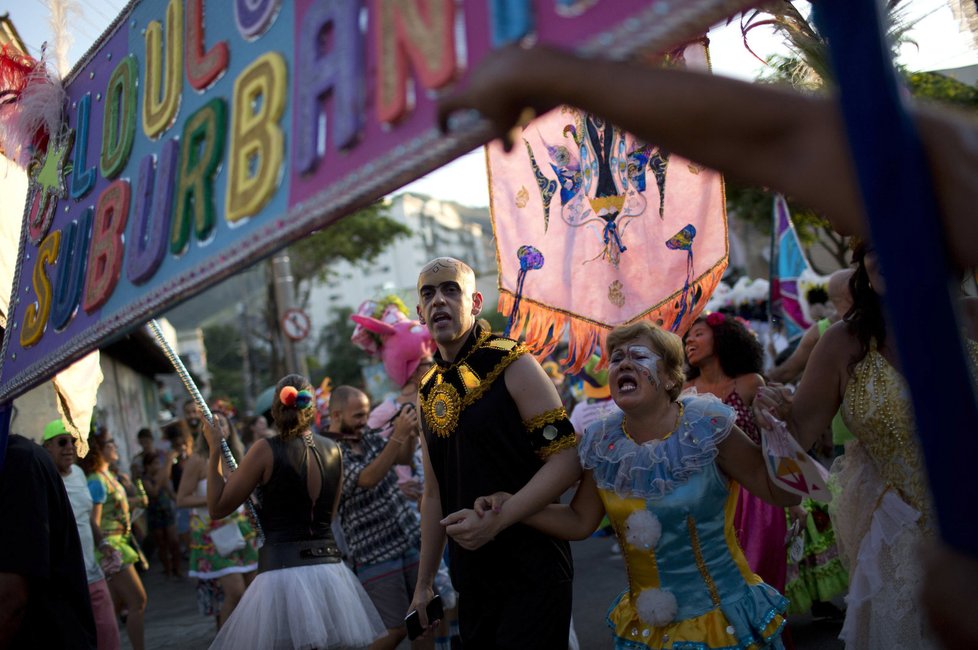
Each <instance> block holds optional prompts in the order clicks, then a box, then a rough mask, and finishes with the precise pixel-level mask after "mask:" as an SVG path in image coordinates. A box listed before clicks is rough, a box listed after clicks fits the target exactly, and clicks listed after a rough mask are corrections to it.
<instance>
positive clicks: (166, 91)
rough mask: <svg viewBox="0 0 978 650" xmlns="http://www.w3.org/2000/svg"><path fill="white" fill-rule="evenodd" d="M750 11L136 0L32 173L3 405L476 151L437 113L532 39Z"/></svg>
mask: <svg viewBox="0 0 978 650" xmlns="http://www.w3.org/2000/svg"><path fill="white" fill-rule="evenodd" d="M750 4H751V1H750V0H533V1H530V0H316V1H313V0H294V2H290V1H288V0H284V1H283V0H168V1H164V0H133V1H132V2H130V4H129V5H128V6H127V7H126V9H125V10H124V11H123V12H122V14H121V15H120V16H119V17H118V18H117V19H116V20H115V21H114V22H113V23H112V25H110V27H109V28H108V29H107V30H106V32H105V33H104V34H103V35H102V37H101V38H100V39H99V40H98V42H97V43H96V44H95V45H94V46H93V47H92V49H91V50H90V51H89V52H88V53H87V54H86V55H85V57H84V58H83V59H82V60H81V61H80V62H79V63H78V65H77V66H76V67H75V69H74V70H73V71H72V72H71V74H70V75H69V76H68V78H67V79H66V82H65V88H66V91H67V96H68V101H67V105H66V106H65V111H64V116H65V120H64V126H63V128H62V130H61V132H60V133H55V134H52V137H51V140H50V145H49V147H48V149H47V151H45V152H40V154H39V156H38V157H37V158H36V159H35V161H34V164H33V165H32V170H31V174H30V188H29V192H28V200H27V206H26V208H25V214H24V219H25V227H24V228H23V234H22V238H21V242H20V250H19V252H18V262H17V270H16V274H15V280H14V287H13V293H12V296H11V302H10V305H11V309H10V315H9V319H8V327H7V329H6V336H5V338H4V341H3V349H2V361H0V402H6V401H9V400H10V399H12V398H14V397H16V396H17V395H19V394H21V393H23V392H24V391H26V390H28V389H30V388H31V387H33V386H34V385H37V384H38V383H40V382H41V381H44V380H45V379H47V378H49V377H50V376H52V375H53V374H54V373H55V372H57V371H58V370H59V369H61V368H63V367H64V366H66V365H68V364H69V363H70V362H72V361H74V360H75V359H77V358H79V357H81V356H82V355H84V354H85V353H86V352H88V351H90V350H92V349H93V348H96V347H98V346H100V345H102V344H103V343H106V342H108V341H110V340H112V339H113V338H118V337H120V336H122V335H124V334H125V333H126V331H127V330H129V329H131V328H133V327H135V326H137V325H139V324H141V323H143V322H145V321H146V320H147V319H149V318H151V317H152V316H153V315H155V314H157V313H159V312H161V311H163V310H165V309H167V308H169V307H172V306H173V305H175V304H177V303H178V302H180V301H181V300H185V299H186V298H188V297H190V296H191V295H193V294H194V293H196V292H199V291H201V290H203V289H204V288H206V287H207V286H210V285H212V284H214V283H216V282H217V281H219V280H221V279H223V278H225V277H227V276H229V275H231V274H232V273H234V272H236V271H239V270H241V269H243V268H246V267H247V266H249V265H250V264H253V263H254V262H255V261H256V260H258V259H260V258H261V257H264V256H267V255H269V254H270V253H272V252H274V251H275V250H276V249H278V248H281V247H282V246H284V245H286V244H288V243H289V242H291V241H294V240H296V239H298V238H300V237H302V236H304V235H306V234H308V233H310V232H312V231H315V230H317V229H319V228H322V227H324V226H327V225H329V224H330V223H331V222H332V221H334V220H336V219H338V218H340V217H342V216H344V215H345V214H348V213H350V212H352V211H354V210H356V209H357V208H360V207H362V206H364V205H366V204H368V203H370V202H371V201H374V200H376V199H378V198H380V197H381V196H383V195H384V194H386V193H388V192H391V191H393V190H396V189H397V188H398V187H400V186H402V185H403V184H404V183H406V182H409V181H410V180H413V179H414V178H417V177H419V176H422V175H424V174H425V173H428V172H430V171H431V170H432V169H435V168H436V167H438V166H440V165H442V164H444V163H446V162H448V161H450V160H451V159H453V158H455V157H457V156H459V155H461V154H463V153H465V152H466V151H468V150H470V149H472V148H473V147H475V146H478V145H480V144H482V143H484V142H485V141H486V140H487V139H488V137H489V131H488V129H487V127H486V125H485V124H482V123H480V122H479V121H478V120H477V119H474V118H473V119H470V120H463V121H462V122H463V123H462V124H460V125H459V128H457V129H455V130H454V131H453V134H452V135H451V136H443V135H441V134H439V132H438V131H437V128H436V126H435V110H436V101H437V96H438V94H439V93H442V92H446V91H448V90H449V89H450V87H451V86H452V85H453V84H455V83H464V81H465V77H466V74H467V71H468V70H471V69H472V67H473V66H474V65H475V64H476V63H478V62H479V61H480V60H481V59H482V58H483V57H484V56H485V55H486V54H487V53H488V52H489V51H490V50H491V49H493V48H495V47H499V46H501V45H503V44H506V43H509V42H512V41H516V40H520V39H523V38H526V37H530V38H533V39H535V40H537V41H539V42H544V43H551V44H555V45H561V46H564V47H568V48H573V49H576V50H579V51H583V52H590V53H593V54H597V55H606V56H617V57H625V56H628V55H629V53H631V52H634V51H636V50H638V49H644V48H649V47H655V48H659V49H665V48H667V47H671V46H674V45H676V44H678V43H680V42H683V41H685V40H689V39H691V38H694V37H696V36H697V35H698V34H700V33H702V32H703V31H704V30H705V29H706V28H707V27H709V25H710V24H712V23H714V22H716V21H718V20H721V19H723V18H724V17H726V16H728V15H730V14H732V13H735V12H736V11H738V10H740V9H743V8H745V7H746V6H748V5H750Z"/></svg>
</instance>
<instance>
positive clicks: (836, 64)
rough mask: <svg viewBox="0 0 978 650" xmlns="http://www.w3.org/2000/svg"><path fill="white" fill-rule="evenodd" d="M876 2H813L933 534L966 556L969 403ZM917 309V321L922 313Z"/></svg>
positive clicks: (922, 161) (971, 520)
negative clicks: (906, 395) (882, 287)
mask: <svg viewBox="0 0 978 650" xmlns="http://www.w3.org/2000/svg"><path fill="white" fill-rule="evenodd" d="M878 5H879V3H878V2H877V0H819V1H818V2H815V3H813V7H814V11H815V19H816V22H817V24H818V26H819V29H820V31H821V32H822V34H823V35H824V36H825V37H826V38H827V39H828V42H829V49H830V53H831V56H832V63H833V68H834V71H835V75H836V79H837V81H838V91H839V99H840V107H841V109H842V114H843V117H844V120H845V127H846V133H847V135H848V140H849V147H850V152H851V154H852V157H853V160H854V161H855V166H856V174H857V177H858V183H859V189H860V192H861V194H862V199H863V207H864V209H865V213H866V215H867V218H868V220H869V232H870V235H871V238H872V242H873V244H874V246H875V247H876V250H877V251H878V254H879V258H880V264H881V267H882V270H883V273H884V275H885V276H886V296H885V297H884V301H885V303H886V307H887V311H888V314H889V315H890V316H891V317H890V318H889V320H888V323H889V325H890V326H891V330H892V335H893V336H892V338H893V341H894V342H895V343H896V349H897V351H898V352H899V355H900V363H901V368H902V373H903V375H904V377H906V379H907V382H908V384H909V386H910V391H911V395H912V401H913V409H914V413H915V418H916V424H917V434H918V436H919V437H920V440H921V445H922V447H923V452H924V460H925V463H926V467H927V474H928V479H929V482H930V488H931V494H932V495H933V498H934V503H935V507H936V510H937V523H938V525H939V528H940V532H941V536H942V537H943V539H944V541H945V542H947V543H948V544H949V545H950V546H951V547H953V548H955V549H957V550H959V551H962V552H965V553H969V554H971V555H978V518H976V517H973V516H971V514H972V513H973V512H974V507H975V504H976V503H978V478H976V477H975V474H974V459H975V458H978V431H976V429H978V407H976V403H975V391H974V387H973V386H972V383H971V375H970V372H969V370H968V365H967V361H966V358H967V357H966V354H965V349H964V347H963V344H962V340H961V333H960V330H959V328H958V324H957V319H956V311H957V310H956V304H955V303H956V301H955V300H954V299H952V296H954V295H956V293H957V289H956V287H957V284H958V282H959V278H956V277H955V274H954V272H953V270H952V269H951V268H950V266H949V264H948V257H947V254H946V246H945V242H944V236H943V233H942V228H941V221H940V216H939V211H938V205H937V201H936V198H935V195H934V191H933V184H932V182H931V178H930V169H929V168H928V166H927V157H926V154H925V152H924V149H923V147H922V145H921V142H920V139H919V137H918V136H917V132H916V129H915V126H914V123H913V121H912V119H911V118H910V115H909V113H908V111H907V108H906V106H905V105H904V102H903V99H902V98H901V94H900V85H899V83H898V81H897V75H896V71H895V70H894V68H893V64H892V62H891V61H890V52H889V48H888V46H887V43H886V41H885V38H884V35H883V32H882V28H881V21H880V16H879V10H878ZM924 316H926V318H923V317H924Z"/></svg>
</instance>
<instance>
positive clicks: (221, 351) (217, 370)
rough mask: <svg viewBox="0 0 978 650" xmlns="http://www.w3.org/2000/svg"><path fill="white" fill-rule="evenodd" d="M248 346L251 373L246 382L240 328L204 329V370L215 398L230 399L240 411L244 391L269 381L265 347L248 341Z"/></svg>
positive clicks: (253, 389)
mask: <svg viewBox="0 0 978 650" xmlns="http://www.w3.org/2000/svg"><path fill="white" fill-rule="evenodd" d="M250 343H251V345H249V346H248V353H249V359H248V361H249V364H248V365H249V367H250V370H251V372H250V374H251V376H250V377H249V378H248V381H249V382H250V383H251V386H250V387H247V386H246V385H245V377H244V363H243V361H244V360H243V359H242V356H241V353H242V348H243V346H242V345H241V330H240V328H239V327H238V326H237V325H234V324H222V325H210V326H208V327H205V328H204V345H205V347H206V348H207V369H208V370H209V371H210V373H211V386H212V388H213V393H214V396H215V397H225V398H227V399H229V400H231V403H232V404H234V406H235V408H237V409H238V410H239V411H241V412H243V411H244V410H245V404H246V402H247V400H246V397H245V394H246V392H248V391H249V390H250V392H251V393H252V397H254V392H255V390H258V389H260V388H261V387H262V386H266V385H268V384H270V383H272V381H273V378H272V376H271V372H270V367H269V354H268V347H267V346H266V345H263V344H262V343H260V342H258V341H255V340H253V339H252V340H251V341H250Z"/></svg>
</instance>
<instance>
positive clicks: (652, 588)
mask: <svg viewBox="0 0 978 650" xmlns="http://www.w3.org/2000/svg"><path fill="white" fill-rule="evenodd" d="M607 350H608V353H609V355H610V356H609V377H610V386H611V394H612V397H613V398H614V400H615V403H617V404H618V406H619V407H620V408H621V410H622V413H618V414H615V415H612V416H609V417H607V418H606V419H604V420H602V421H599V422H596V423H594V424H592V425H590V426H589V427H588V428H587V429H586V430H585V432H584V437H583V439H582V440H581V443H580V446H579V454H580V459H581V465H582V466H583V468H584V470H585V472H584V477H583V480H582V481H581V485H580V487H579V488H578V490H577V494H576V495H575V496H574V499H573V501H572V502H571V503H570V504H569V505H556V504H555V505H550V506H547V508H545V509H544V510H543V511H541V512H539V513H537V514H535V515H533V516H532V517H530V518H528V519H527V520H526V521H525V522H524V523H527V524H529V525H531V526H533V527H535V528H537V529H539V530H541V531H543V532H546V533H548V534H550V535H553V536H555V537H560V538H564V539H583V538H585V537H587V536H588V535H589V534H590V533H591V532H592V531H593V530H594V528H595V527H596V526H597V525H598V522H599V521H601V518H602V516H603V515H604V514H605V513H607V515H608V517H609V519H610V520H611V522H612V525H613V526H614V529H615V533H616V535H617V536H618V540H619V543H620V544H621V548H622V554H623V557H624V560H625V564H626V569H627V573H628V580H629V584H628V588H627V589H626V590H625V591H624V592H622V594H621V596H619V597H618V599H617V600H616V601H615V603H614V604H613V605H612V607H611V609H610V610H609V612H608V625H609V626H610V627H611V628H612V629H613V630H614V632H613V634H614V641H615V648H622V649H624V648H630V649H634V648H638V649H644V648H672V649H674V650H692V649H695V650H700V649H704V650H705V649H708V648H717V649H719V648H724V649H733V648H743V649H747V648H783V647H784V646H783V645H782V642H781V630H782V628H783V627H784V624H785V619H784V617H783V614H784V612H785V610H786V609H787V607H788V601H787V600H786V599H785V598H784V597H783V596H782V595H781V594H779V593H778V592H777V591H776V590H775V589H774V588H772V587H770V586H768V585H767V584H765V583H764V582H763V581H762V580H761V579H760V578H759V577H758V576H757V575H755V574H754V573H753V572H752V571H751V570H750V567H749V566H748V564H747V561H746V560H745V559H744V554H743V552H742V551H741V549H740V547H739V546H738V544H737V536H736V533H735V531H734V526H733V518H734V512H735V510H736V507H737V494H738V492H739V489H740V488H739V486H740V485H743V486H744V487H745V488H747V489H748V490H750V491H751V492H752V493H754V494H756V495H758V496H759V497H761V498H763V499H765V500H767V501H770V502H771V503H774V504H777V505H782V506H786V505H792V504H795V503H798V501H799V498H798V497H797V496H795V495H793V494H791V493H789V492H786V491H784V490H781V489H780V488H778V487H777V486H775V485H774V484H773V483H772V482H771V481H770V479H769V478H768V474H767V471H766V469H765V466H764V460H763V458H762V455H761V450H760V448H759V447H758V446H757V445H756V444H755V443H754V442H752V441H751V440H750V438H748V437H747V435H746V434H744V432H743V431H741V430H740V429H739V428H737V426H736V425H735V424H734V422H735V420H736V414H735V413H734V411H733V409H731V408H730V407H729V406H727V405H725V404H723V403H722V402H721V401H720V400H718V399H716V398H715V397H713V396H708V395H704V396H701V395H691V396H684V397H682V398H680V397H679V393H680V391H681V390H682V386H683V381H684V375H683V359H684V356H683V348H682V342H681V340H680V339H679V337H677V336H675V335H674V334H671V333H668V332H665V331H663V330H660V329H658V328H656V327H654V326H653V325H651V324H649V323H646V322H639V323H636V324H633V325H627V326H622V327H618V328H616V329H614V330H612V331H611V333H610V334H609V335H608V340H607ZM507 497H508V495H506V494H495V495H492V496H489V497H482V498H480V499H479V500H478V502H477V503H476V511H477V512H480V513H485V512H487V511H488V510H489V509H497V508H499V506H500V505H501V503H502V502H503V501H505V500H506V498H507Z"/></svg>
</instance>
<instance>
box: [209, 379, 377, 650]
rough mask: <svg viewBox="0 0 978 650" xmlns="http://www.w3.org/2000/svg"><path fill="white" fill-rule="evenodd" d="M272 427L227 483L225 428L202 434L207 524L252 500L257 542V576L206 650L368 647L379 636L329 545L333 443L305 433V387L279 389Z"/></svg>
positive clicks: (335, 482) (297, 382) (310, 408)
mask: <svg viewBox="0 0 978 650" xmlns="http://www.w3.org/2000/svg"><path fill="white" fill-rule="evenodd" d="M272 417H273V418H274V420H275V428H276V429H277V430H278V432H279V435H278V436H276V437H275V438H270V439H262V440H257V441H256V442H255V444H254V445H253V446H252V447H251V449H249V450H248V453H247V454H246V455H245V457H244V459H243V460H242V461H241V465H240V466H239V467H238V469H237V471H235V472H233V473H232V474H231V475H230V476H228V477H227V482H226V483H225V481H224V480H223V478H222V476H221V438H222V437H223V436H224V435H226V434H227V431H225V430H224V429H225V428H226V421H225V420H223V419H219V420H217V424H218V430H215V429H214V428H213V427H210V426H205V427H204V433H205V435H206V436H207V444H208V446H209V449H210V455H209V457H208V461H207V506H208V509H209V511H210V516H211V517H212V518H216V517H225V516H227V515H228V514H229V513H231V512H233V511H234V510H235V509H236V508H237V507H238V506H240V505H241V504H242V503H243V502H244V501H245V499H246V498H247V497H248V496H249V495H250V494H251V493H252V492H253V491H256V490H257V493H258V496H259V501H260V508H259V509H258V513H259V519H260V520H261V523H262V526H263V528H264V532H265V544H264V546H262V548H261V550H260V552H259V557H258V576H257V577H256V578H255V580H254V582H253V583H252V585H251V586H250V587H249V588H248V590H247V591H246V592H245V595H244V597H243V598H242V599H241V602H240V603H239V604H238V607H237V608H236V609H235V610H234V613H233V614H232V615H231V617H230V619H228V621H227V623H226V624H225V625H224V627H223V628H221V631H220V633H219V634H218V635H217V638H216V639H215V640H214V644H213V645H212V646H211V647H212V648H238V647H254V648H362V647H367V646H369V645H370V644H371V643H372V642H373V640H374V639H376V638H377V637H378V636H380V635H381V634H382V633H383V631H384V626H383V624H382V623H381V620H380V616H379V615H378V614H377V610H376V609H374V606H373V604H372V603H371V602H370V599H369V597H368V596H367V594H366V593H365V592H364V590H363V587H361V586H360V582H359V581H358V580H357V578H356V576H354V575H353V572H351V571H350V570H349V569H348V568H347V566H346V565H345V564H343V562H342V559H341V557H340V551H339V549H338V548H337V547H336V543H335V541H334V540H333V535H332V532H331V530H330V522H331V520H332V518H333V516H334V514H335V512H336V506H337V504H338V502H339V496H340V485H341V480H342V473H343V465H342V457H341V455H340V450H339V447H337V445H336V444H335V443H334V442H332V441H331V440H328V439H326V438H323V437H321V436H318V435H315V434H313V432H312V428H311V427H312V423H313V419H314V417H315V408H314V398H313V392H312V386H310V384H309V382H308V380H306V378H305V377H302V376H301V375H288V376H286V377H284V378H283V379H282V380H280V381H279V382H278V385H277V386H276V387H275V398H274V401H273V403H272Z"/></svg>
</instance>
